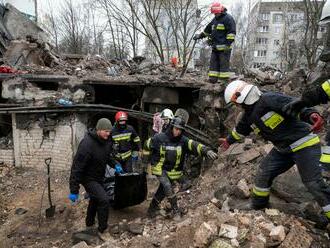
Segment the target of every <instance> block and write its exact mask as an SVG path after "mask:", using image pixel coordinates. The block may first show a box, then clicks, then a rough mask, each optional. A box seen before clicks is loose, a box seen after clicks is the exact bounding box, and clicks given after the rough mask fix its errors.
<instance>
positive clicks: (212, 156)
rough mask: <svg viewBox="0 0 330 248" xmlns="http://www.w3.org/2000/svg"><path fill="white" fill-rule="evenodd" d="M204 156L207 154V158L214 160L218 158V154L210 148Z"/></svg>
mask: <svg viewBox="0 0 330 248" xmlns="http://www.w3.org/2000/svg"><path fill="white" fill-rule="evenodd" d="M206 156H207V158H209V159H211V160H216V159H217V158H218V154H216V153H215V152H214V151H212V150H209V151H207V153H206Z"/></svg>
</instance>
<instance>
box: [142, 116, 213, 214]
mask: <svg viewBox="0 0 330 248" xmlns="http://www.w3.org/2000/svg"><path fill="white" fill-rule="evenodd" d="M185 125H186V123H185V121H184V120H183V119H182V118H180V117H174V118H173V119H172V120H171V122H170V126H169V128H168V129H167V130H166V131H165V132H164V133H160V134H157V135H155V136H153V137H152V138H149V139H148V140H147V141H146V145H145V147H146V149H148V150H149V151H150V152H151V166H152V169H151V170H152V174H153V175H156V176H157V178H158V180H159V183H160V184H159V187H158V189H157V191H156V193H155V195H154V197H153V199H152V201H151V203H150V206H149V209H148V216H149V217H150V218H154V217H155V216H156V215H157V212H158V210H159V205H160V203H161V201H162V200H163V199H164V198H165V197H167V199H168V200H169V202H170V204H171V215H172V217H173V218H174V219H179V218H180V217H181V214H182V213H183V210H182V209H181V208H179V207H178V204H177V197H176V195H175V194H174V191H173V188H172V184H173V182H174V181H176V180H179V179H180V178H181V177H182V175H183V172H182V170H183V163H184V159H185V156H186V154H187V153H193V154H196V155H198V156H207V157H208V158H209V159H212V160H215V159H217V154H216V153H215V152H213V151H212V150H211V149H210V148H209V147H207V146H204V145H203V144H200V143H198V142H196V141H193V140H191V139H189V138H187V137H186V136H185V135H184V134H183V133H184V129H185Z"/></svg>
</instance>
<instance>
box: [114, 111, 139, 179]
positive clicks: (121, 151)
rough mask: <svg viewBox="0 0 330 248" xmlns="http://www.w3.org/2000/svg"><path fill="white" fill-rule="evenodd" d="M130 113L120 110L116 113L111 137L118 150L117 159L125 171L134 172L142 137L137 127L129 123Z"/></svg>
mask: <svg viewBox="0 0 330 248" xmlns="http://www.w3.org/2000/svg"><path fill="white" fill-rule="evenodd" d="M127 120H128V115H127V113H126V112H123V111H119V112H117V113H116V115H115V121H116V122H115V125H114V127H113V129H112V133H111V139H112V142H113V144H114V147H115V148H114V150H115V151H116V159H117V160H118V161H119V162H120V164H121V165H122V168H123V170H124V172H125V173H129V172H133V166H132V164H133V162H134V161H137V160H138V156H139V153H140V150H141V141H140V137H139V136H138V134H137V133H136V131H135V129H134V128H133V127H132V126H130V125H128V124H127Z"/></svg>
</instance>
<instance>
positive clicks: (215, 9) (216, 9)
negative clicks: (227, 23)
mask: <svg viewBox="0 0 330 248" xmlns="http://www.w3.org/2000/svg"><path fill="white" fill-rule="evenodd" d="M224 11H225V6H223V5H222V4H221V3H219V2H214V3H212V5H211V13H212V14H220V13H222V12H224Z"/></svg>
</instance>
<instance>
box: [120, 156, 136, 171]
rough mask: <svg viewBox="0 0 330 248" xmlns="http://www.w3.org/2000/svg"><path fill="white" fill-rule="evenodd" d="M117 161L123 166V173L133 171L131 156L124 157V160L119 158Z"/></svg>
mask: <svg viewBox="0 0 330 248" xmlns="http://www.w3.org/2000/svg"><path fill="white" fill-rule="evenodd" d="M119 163H120V164H121V167H122V168H123V171H124V172H125V173H131V172H133V163H132V157H130V158H128V159H126V160H120V161H119Z"/></svg>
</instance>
